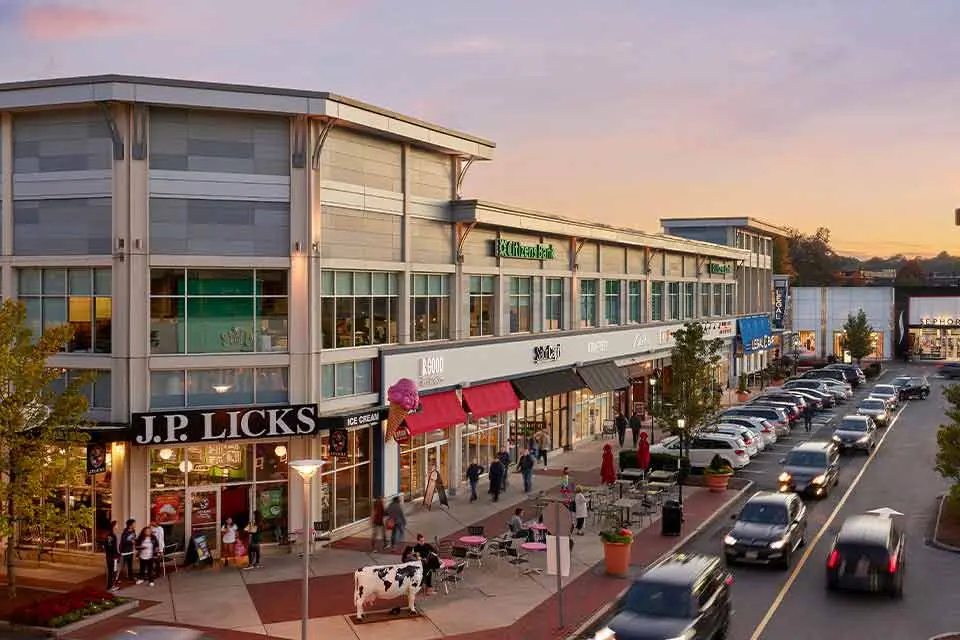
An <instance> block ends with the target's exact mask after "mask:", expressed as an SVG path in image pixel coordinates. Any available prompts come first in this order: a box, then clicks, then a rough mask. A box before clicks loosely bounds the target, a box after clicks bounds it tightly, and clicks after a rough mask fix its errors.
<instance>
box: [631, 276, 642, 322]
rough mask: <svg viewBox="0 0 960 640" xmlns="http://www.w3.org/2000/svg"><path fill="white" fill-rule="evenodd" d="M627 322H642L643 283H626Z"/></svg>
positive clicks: (632, 281)
mask: <svg viewBox="0 0 960 640" xmlns="http://www.w3.org/2000/svg"><path fill="white" fill-rule="evenodd" d="M627 322H629V323H630V324H639V323H640V322H643V281H642V280H631V281H630V282H628V283H627Z"/></svg>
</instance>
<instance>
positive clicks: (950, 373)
mask: <svg viewBox="0 0 960 640" xmlns="http://www.w3.org/2000/svg"><path fill="white" fill-rule="evenodd" d="M939 370H940V375H941V376H943V377H944V378H949V379H950V380H953V379H954V378H960V362H944V363H943V364H942V365H940V367H939Z"/></svg>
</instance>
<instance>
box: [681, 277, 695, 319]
mask: <svg viewBox="0 0 960 640" xmlns="http://www.w3.org/2000/svg"><path fill="white" fill-rule="evenodd" d="M696 298H697V285H696V283H694V282H684V283H683V317H684V319H690V318H693V317H694V316H695V315H696V312H695V311H694V306H695V304H696Z"/></svg>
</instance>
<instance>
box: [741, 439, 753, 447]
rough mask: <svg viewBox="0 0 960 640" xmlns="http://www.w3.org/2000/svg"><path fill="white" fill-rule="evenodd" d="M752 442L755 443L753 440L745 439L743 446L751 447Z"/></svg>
mask: <svg viewBox="0 0 960 640" xmlns="http://www.w3.org/2000/svg"><path fill="white" fill-rule="evenodd" d="M751 442H753V440H751V439H750V438H744V439H743V444H745V445H747V446H749V445H750V443H751Z"/></svg>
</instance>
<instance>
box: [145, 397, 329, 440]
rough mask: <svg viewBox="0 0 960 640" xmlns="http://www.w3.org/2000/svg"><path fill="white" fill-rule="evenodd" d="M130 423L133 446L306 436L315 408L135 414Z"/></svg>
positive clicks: (310, 430)
mask: <svg viewBox="0 0 960 640" xmlns="http://www.w3.org/2000/svg"><path fill="white" fill-rule="evenodd" d="M132 422H133V425H132V426H133V433H134V436H133V442H134V444H182V443H186V442H220V441H223V440H251V439H255V438H276V437H285V436H308V435H311V434H313V433H315V432H316V431H317V405H315V404H298V405H292V406H286V407H262V408H261V407H250V408H245V409H210V410H206V411H205V410H200V411H161V412H155V413H135V414H133V421H132Z"/></svg>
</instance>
